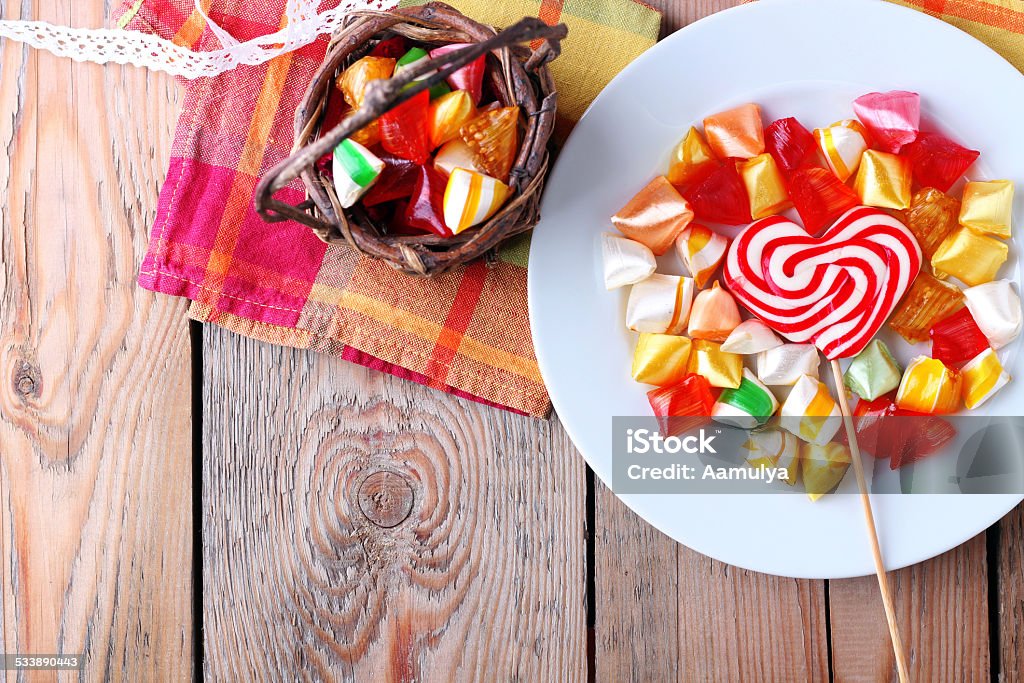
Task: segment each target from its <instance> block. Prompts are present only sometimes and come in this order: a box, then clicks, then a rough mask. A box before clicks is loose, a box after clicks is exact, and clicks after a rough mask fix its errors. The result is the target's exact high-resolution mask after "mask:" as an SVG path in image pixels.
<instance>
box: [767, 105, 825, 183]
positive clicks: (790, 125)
mask: <svg viewBox="0 0 1024 683" xmlns="http://www.w3.org/2000/svg"><path fill="white" fill-rule="evenodd" d="M764 146H765V149H766V150H767V151H768V153H769V154H771V155H772V157H774V159H775V163H777V164H778V165H779V168H780V169H782V172H783V173H784V174H786V175H789V174H790V173H792V172H793V171H795V170H796V169H798V168H800V167H801V166H804V165H806V164H808V163H813V160H814V157H815V155H816V154H817V151H818V147H817V145H816V144H815V142H814V136H813V135H811V133H810V131H808V130H807V129H806V128H804V127H803V126H802V125H801V124H800V122H799V121H797V120H796V119H794V118H792V117H790V118H788V119H779V120H778V121H774V122H773V123H772V124H771V125H769V126H768V127H767V128H765V129H764Z"/></svg>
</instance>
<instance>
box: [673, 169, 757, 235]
mask: <svg viewBox="0 0 1024 683" xmlns="http://www.w3.org/2000/svg"><path fill="white" fill-rule="evenodd" d="M683 197H685V198H686V201H688V202H690V206H691V207H692V208H693V213H694V214H695V215H696V217H697V218H698V219H702V220H705V221H711V222H712V223H724V224H725V225H743V224H744V223H749V222H750V221H751V220H752V219H751V217H750V200H749V199H748V198H747V188H746V186H745V185H744V184H743V179H742V178H740V174H739V173H737V172H736V165H735V164H733V163H726V164H723V165H722V166H720V167H719V168H717V169H716V170H714V171H712V172H711V173H710V174H709V175H708V176H707V177H706V178H704V179H703V180H701V181H700V182H699V183H696V184H694V185H691V186H690V187H688V188H686V190H685V191H684V192H683Z"/></svg>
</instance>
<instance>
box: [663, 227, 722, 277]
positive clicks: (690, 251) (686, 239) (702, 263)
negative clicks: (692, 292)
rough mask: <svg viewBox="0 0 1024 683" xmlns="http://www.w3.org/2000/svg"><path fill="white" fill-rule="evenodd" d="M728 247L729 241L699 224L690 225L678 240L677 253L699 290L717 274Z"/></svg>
mask: <svg viewBox="0 0 1024 683" xmlns="http://www.w3.org/2000/svg"><path fill="white" fill-rule="evenodd" d="M728 246H729V240H728V239H726V238H725V237H723V236H722V235H719V234H718V233H717V232H715V231H713V230H712V229H711V228H709V227H706V226H704V225H700V224H698V223H690V224H689V225H688V226H686V229H685V230H683V232H682V233H680V235H679V237H677V238H676V252H677V253H678V254H679V258H681V259H682V260H683V263H685V264H686V269H687V270H689V271H690V275H691V276H692V277H693V279H694V281H695V282H696V283H697V287H698V288H699V287H703V286H704V285H706V284H707V283H708V280H710V279H711V276H712V275H714V274H715V270H716V269H717V268H718V264H719V263H721V262H722V259H723V258H725V250H726V248H728Z"/></svg>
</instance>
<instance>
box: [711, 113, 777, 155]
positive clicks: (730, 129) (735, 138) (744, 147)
mask: <svg viewBox="0 0 1024 683" xmlns="http://www.w3.org/2000/svg"><path fill="white" fill-rule="evenodd" d="M704 135H705V136H707V139H708V144H710V145H711V150H712V151H713V152H714V153H715V156H717V157H718V158H719V159H730V158H735V159H749V158H750V157H756V156H757V155H758V154H761V153H762V152H764V129H763V127H762V125H761V108H760V107H758V106H757V105H756V104H743V105H740V106H739V107H736V108H734V109H730V110H728V111H723V112H720V113H718V114H713V115H712V116H709V117H707V118H706V119H704Z"/></svg>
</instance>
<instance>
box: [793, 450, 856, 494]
mask: <svg viewBox="0 0 1024 683" xmlns="http://www.w3.org/2000/svg"><path fill="white" fill-rule="evenodd" d="M852 462H853V459H852V457H851V456H850V450H849V449H848V448H847V447H846V446H844V445H843V444H841V443H835V442H832V443H829V444H826V445H824V446H819V445H818V444H813V443H810V444H807V445H805V446H804V449H803V453H801V455H800V474H801V475H802V476H803V480H804V490H805V491H807V497H808V498H810V499H811V501H812V502H813V501H816V500H818V499H819V498H821V497H822V496H824V495H825V494H826V493H828V492H829V491H831V490H832V489H834V488H835V487H836V486H838V485H839V482H841V481H842V480H843V477H844V476H846V470H847V469H849V467H850V463H852Z"/></svg>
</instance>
